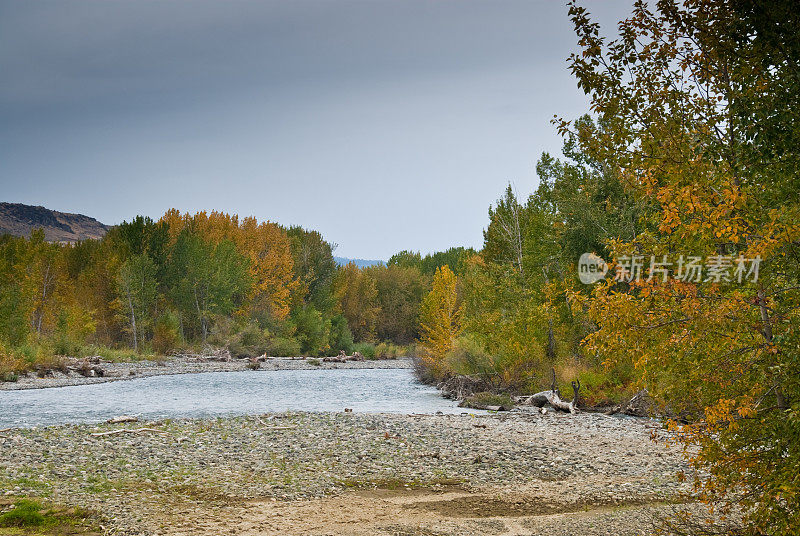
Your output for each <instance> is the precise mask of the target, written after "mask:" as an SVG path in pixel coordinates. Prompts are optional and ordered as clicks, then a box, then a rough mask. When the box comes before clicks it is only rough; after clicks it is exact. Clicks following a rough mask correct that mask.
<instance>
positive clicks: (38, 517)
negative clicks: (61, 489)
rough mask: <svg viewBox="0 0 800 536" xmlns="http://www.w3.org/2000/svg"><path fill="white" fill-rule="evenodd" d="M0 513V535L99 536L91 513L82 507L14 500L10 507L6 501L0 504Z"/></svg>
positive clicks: (97, 526) (30, 500)
mask: <svg viewBox="0 0 800 536" xmlns="http://www.w3.org/2000/svg"><path fill="white" fill-rule="evenodd" d="M4 510H5V511H4ZM0 511H2V514H0V535H12V534H14V535H16V534H41V535H51V536H56V535H58V536H60V535H67V534H85V535H90V534H91V535H99V534H100V528H99V525H98V523H97V520H96V518H95V517H96V516H95V515H94V513H93V512H91V511H89V510H87V509H85V508H81V507H72V508H65V507H56V506H53V505H43V504H42V503H41V502H39V501H38V500H34V499H29V498H22V499H16V500H15V501H14V502H13V504H12V503H9V502H8V501H7V500H5V499H4V500H0Z"/></svg>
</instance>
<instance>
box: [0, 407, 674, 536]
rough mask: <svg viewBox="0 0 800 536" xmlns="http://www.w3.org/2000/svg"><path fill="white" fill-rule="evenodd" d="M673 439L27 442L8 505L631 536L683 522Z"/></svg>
mask: <svg viewBox="0 0 800 536" xmlns="http://www.w3.org/2000/svg"><path fill="white" fill-rule="evenodd" d="M142 428H144V429H145V430H141V431H139V432H136V431H135V430H139V429H142ZM121 429H127V430H132V431H130V432H117V431H118V430H121ZM106 432H111V433H106ZM666 439H667V436H666V435H665V432H664V431H663V430H662V429H661V427H660V426H659V425H658V424H657V423H655V422H654V421H650V420H646V419H641V420H640V419H621V418H618V417H607V416H603V415H595V414H585V413H584V414H577V415H569V414H555V413H552V412H551V413H548V414H546V415H541V414H538V413H533V412H531V413H525V412H519V413H517V412H515V413H513V414H504V415H485V416H473V415H460V416H459V415H410V416H404V415H386V414H354V413H281V414H272V415H261V416H251V417H239V418H228V419H213V420H182V421H163V422H155V423H121V424H113V425H112V424H105V425H101V426H87V425H81V426H59V427H50V428H42V429H15V430H9V431H4V432H2V433H0V467H1V468H2V474H1V475H0V490H2V493H5V494H6V495H9V496H40V497H45V498H47V499H49V500H52V501H54V502H57V503H60V504H68V505H80V506H84V507H88V508H91V509H93V510H94V511H96V512H98V513H99V515H100V516H101V517H102V519H103V524H104V525H105V526H106V527H107V528H108V531H109V533H113V534H186V535H188V534H197V535H200V534H203V535H212V534H213V535H217V534H222V533H225V534H233V535H250V534H252V535H255V534H364V535H366V534H387V535H388V534H397V535H417V534H418V535H434V534H435V535H456V534H506V535H513V534H540V533H544V532H546V533H547V534H549V535H559V534H573V533H580V534H582V535H586V536H591V535H595V534H614V535H615V536H624V535H634V534H646V533H649V532H648V530H647V526H646V525H644V524H643V523H645V521H648V522H649V521H652V520H653V519H656V518H657V517H658V516H659V515H661V514H663V513H664V512H666V511H668V510H670V509H672V508H675V507H680V508H685V507H686V506H675V505H678V504H682V503H683V502H684V501H685V493H687V491H688V489H687V487H686V485H685V484H683V483H681V482H680V481H679V480H678V478H677V473H678V471H686V472H688V471H689V469H688V467H687V466H686V464H685V463H684V462H683V459H682V456H681V453H680V452H679V450H678V449H677V448H674V447H673V448H668V447H667V446H666V442H665V440H666ZM577 528H580V530H579V531H577V532H576V529H577Z"/></svg>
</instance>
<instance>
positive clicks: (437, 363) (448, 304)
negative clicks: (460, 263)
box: [419, 265, 461, 377]
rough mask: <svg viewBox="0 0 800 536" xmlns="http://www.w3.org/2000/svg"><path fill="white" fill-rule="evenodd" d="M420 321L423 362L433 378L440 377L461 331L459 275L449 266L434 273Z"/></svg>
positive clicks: (421, 310) (421, 309) (444, 370)
mask: <svg viewBox="0 0 800 536" xmlns="http://www.w3.org/2000/svg"><path fill="white" fill-rule="evenodd" d="M419 323H420V334H421V336H420V342H421V344H422V347H423V348H424V350H425V352H424V355H423V357H422V359H423V363H424V364H425V365H426V367H427V368H428V370H429V371H430V372H431V373H432V374H433V376H434V377H441V376H442V375H443V374H444V373H445V372H446V370H447V365H446V364H445V363H444V359H445V357H446V356H447V354H448V352H450V351H451V350H452V349H453V343H454V342H455V340H456V338H457V337H458V336H459V335H460V334H461V306H460V303H459V296H458V278H457V276H456V274H454V273H453V271H452V270H450V268H449V267H448V266H447V265H445V266H442V267H441V268H438V269H437V270H436V273H435V274H434V276H433V283H432V285H431V291H430V292H429V293H428V295H427V296H425V298H424V299H423V300H422V306H421V307H420V313H419Z"/></svg>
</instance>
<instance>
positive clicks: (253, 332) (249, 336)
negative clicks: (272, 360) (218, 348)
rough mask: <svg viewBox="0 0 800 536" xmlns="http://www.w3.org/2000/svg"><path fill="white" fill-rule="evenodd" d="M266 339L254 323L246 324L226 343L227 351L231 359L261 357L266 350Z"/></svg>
mask: <svg viewBox="0 0 800 536" xmlns="http://www.w3.org/2000/svg"><path fill="white" fill-rule="evenodd" d="M267 344H268V343H267V337H266V336H265V335H264V332H263V331H262V330H261V328H260V327H259V326H258V324H256V323H255V322H250V323H248V324H246V325H245V326H244V327H243V328H242V329H241V330H240V331H238V332H237V333H236V334H235V335H233V337H232V338H231V340H230V341H228V344H227V347H228V351H229V352H230V353H231V355H232V356H233V357H253V356H256V355H261V354H262V353H264V351H265V350H266V348H267Z"/></svg>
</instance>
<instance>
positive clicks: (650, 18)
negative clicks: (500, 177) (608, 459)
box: [559, 0, 800, 534]
mask: <svg viewBox="0 0 800 536" xmlns="http://www.w3.org/2000/svg"><path fill="white" fill-rule="evenodd" d="M570 15H571V17H572V20H573V23H574V25H575V29H576V32H577V35H578V38H579V45H580V47H581V49H582V50H581V52H580V53H579V54H575V55H573V56H572V57H571V68H572V71H573V73H574V74H575V76H576V77H577V78H578V81H579V85H580V87H581V88H583V89H584V90H585V91H586V92H587V93H588V94H589V95H590V97H591V100H592V109H593V111H594V112H596V113H597V114H598V115H599V124H601V125H602V129H593V128H578V129H575V128H574V127H575V125H574V124H570V123H568V122H566V121H560V122H559V126H560V129H561V131H562V132H563V133H567V132H571V133H572V135H574V136H575V137H576V139H578V140H579V142H580V144H581V147H582V149H583V150H584V151H585V152H587V153H588V154H590V155H592V157H593V158H596V159H597V160H598V161H601V162H603V163H604V165H605V166H606V167H607V169H611V170H614V172H615V173H617V174H618V176H619V178H620V180H621V181H622V182H623V183H624V184H625V185H626V187H627V188H628V190H629V191H630V192H632V193H633V194H634V195H636V196H637V197H638V198H639V199H642V200H647V201H649V205H648V206H649V210H646V211H644V212H643V214H644V216H643V221H642V225H641V231H640V232H639V233H638V234H637V236H636V237H634V238H633V239H632V240H630V239H629V240H624V241H623V240H616V241H611V242H610V243H609V249H610V251H611V252H612V254H613V255H614V262H613V263H612V270H613V271H614V272H615V273H616V274H618V275H619V276H620V277H618V278H617V279H618V280H617V281H607V282H604V283H601V284H599V285H598V286H597V288H596V289H595V291H594V293H593V297H592V298H591V299H589V300H583V303H584V304H585V305H586V306H587V307H588V309H589V311H590V313H591V316H592V318H593V319H594V321H595V322H596V323H597V325H598V326H599V330H598V331H597V332H596V333H594V334H593V335H591V336H590V338H589V340H588V344H589V346H590V347H591V348H592V350H594V351H597V352H599V353H600V354H601V355H602V356H604V357H605V358H606V359H607V360H608V361H609V362H620V361H627V362H631V363H632V364H633V366H635V367H636V370H638V371H639V377H640V380H641V383H642V385H643V386H645V387H647V388H648V389H649V390H650V392H651V393H652V394H653V395H655V396H656V397H657V398H658V399H660V400H661V401H662V402H664V403H665V404H667V406H668V407H669V408H670V410H671V411H673V412H674V413H676V414H680V415H682V416H683V417H684V418H685V420H687V421H688V423H689V424H687V425H685V426H683V427H682V428H683V431H684V432H685V433H684V434H683V435H682V437H683V438H684V439H685V440H686V442H687V444H688V445H694V446H696V447H698V448H696V449H689V450H687V452H691V455H690V458H691V460H692V462H693V463H694V466H695V467H696V468H697V469H699V470H703V471H705V475H703V476H702V477H697V478H696V479H695V484H696V486H697V489H698V492H699V493H700V495H701V497H702V498H703V499H705V500H706V501H708V502H709V503H712V504H714V505H715V506H717V507H719V508H720V509H722V510H726V509H730V508H734V507H735V509H736V511H738V512H741V513H743V514H744V521H745V524H744V526H745V527H746V530H747V531H748V532H749V533H754V534H797V533H798V532H800V476H799V475H800V471H798V467H800V294H799V293H798V290H800V270H799V269H798V262H797V261H798V258H800V197H799V196H798V191H800V165H799V164H800V150H799V149H798V148H799V147H800V129H798V128H797V125H798V124H800V70H798V60H800V11H798V10H797V9H796V5H794V2H790V1H776V2H769V3H767V2H764V3H758V2H746V1H743V0H742V1H740V0H688V1H686V2H683V3H678V2H677V1H675V0H661V1H659V2H657V3H656V5H655V10H653V11H651V10H650V9H649V8H648V5H647V4H645V3H644V2H636V4H635V7H634V10H633V13H632V15H631V16H630V17H629V18H628V19H626V20H625V21H622V22H621V23H620V25H619V37H618V38H617V39H615V40H613V41H607V40H605V39H604V38H602V37H601V35H600V31H599V26H598V25H597V24H596V23H594V22H592V20H591V19H590V17H589V14H588V12H587V11H586V10H585V9H584V8H582V7H579V6H576V5H575V4H574V3H572V4H571V5H570ZM637 258H638V259H639V261H640V262H641V261H643V264H644V265H645V266H646V267H649V268H650V271H649V272H648V271H647V269H645V270H644V271H642V272H640V274H639V275H640V277H639V278H637V277H635V275H636V274H634V273H633V271H632V268H633V267H634V266H635V265H636V259H637ZM574 297H575V298H576V301H579V298H580V295H578V294H575V295H574ZM698 474H701V473H698Z"/></svg>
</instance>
